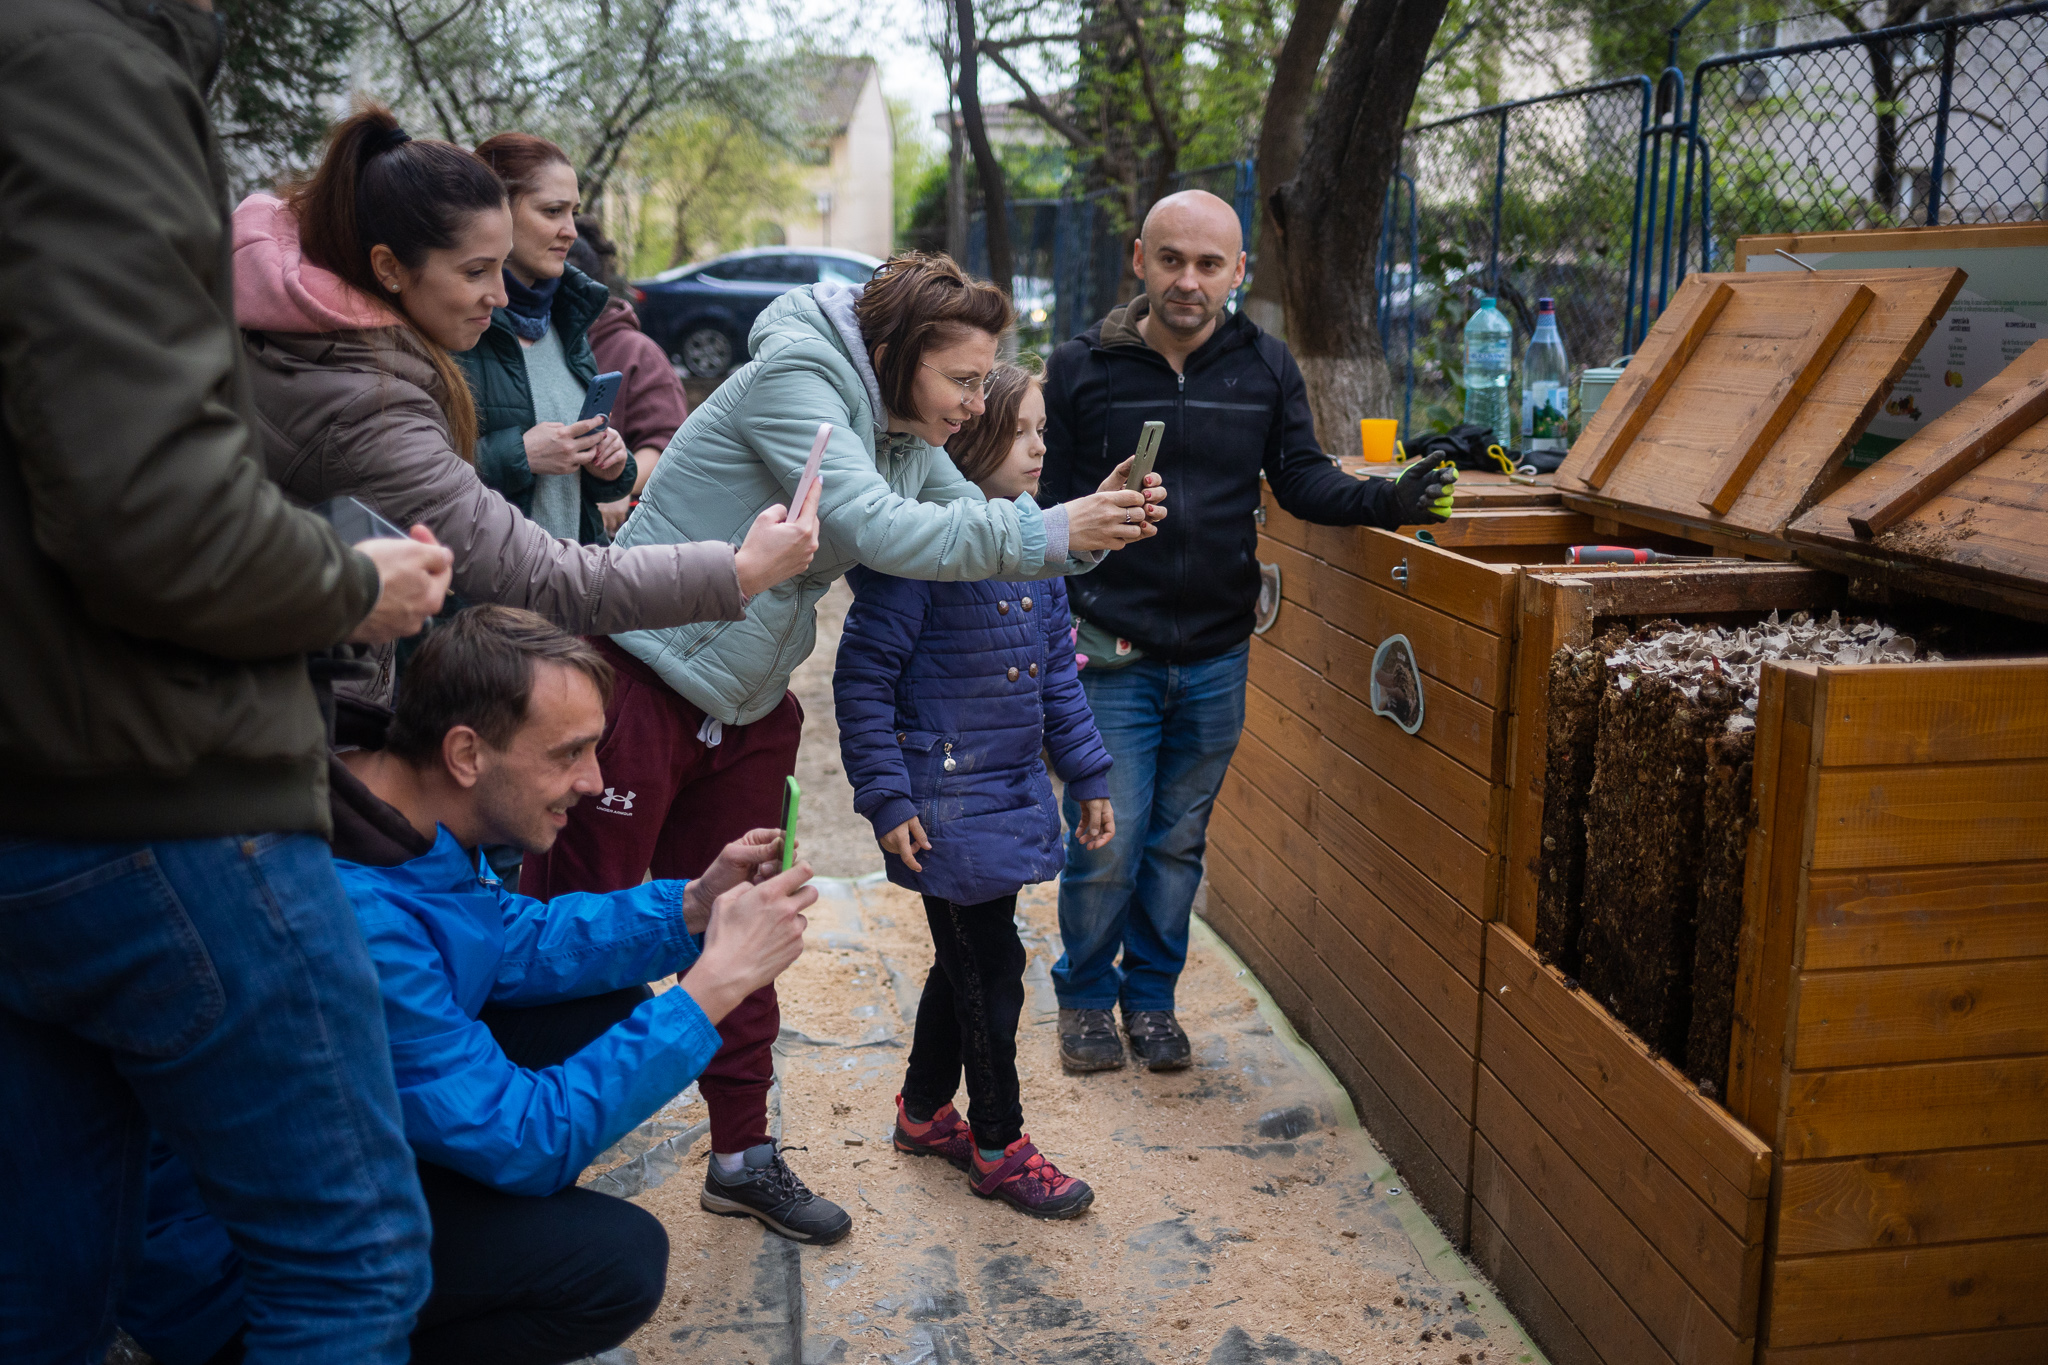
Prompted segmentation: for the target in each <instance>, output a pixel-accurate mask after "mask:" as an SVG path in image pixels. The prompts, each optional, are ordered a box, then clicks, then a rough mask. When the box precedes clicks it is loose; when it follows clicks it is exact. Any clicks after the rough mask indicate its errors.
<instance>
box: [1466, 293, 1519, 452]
mask: <svg viewBox="0 0 2048 1365" xmlns="http://www.w3.org/2000/svg"><path fill="white" fill-rule="evenodd" d="M1514 368H1515V325H1514V324H1513V323H1511V322H1509V321H1508V320H1507V319H1506V318H1504V317H1502V316H1501V313H1500V309H1499V308H1498V307H1496V306H1495V305H1494V301H1493V300H1492V299H1481V300H1480V301H1479V311H1478V312H1476V313H1474V314H1473V315H1472V320H1471V321H1470V322H1468V323H1466V324H1465V420H1466V421H1467V422H1473V423H1476V424H1478V425H1479V426H1483V427H1487V428H1489V429H1490V430H1491V431H1492V432H1493V439H1494V440H1496V441H1498V442H1499V443H1500V444H1502V445H1504V446H1506V445H1512V444H1514V437H1513V434H1512V431H1511V429H1510V427H1509V420H1510V409H1509V399H1508V381H1509V377H1510V376H1511V375H1512V373H1513V371H1514Z"/></svg>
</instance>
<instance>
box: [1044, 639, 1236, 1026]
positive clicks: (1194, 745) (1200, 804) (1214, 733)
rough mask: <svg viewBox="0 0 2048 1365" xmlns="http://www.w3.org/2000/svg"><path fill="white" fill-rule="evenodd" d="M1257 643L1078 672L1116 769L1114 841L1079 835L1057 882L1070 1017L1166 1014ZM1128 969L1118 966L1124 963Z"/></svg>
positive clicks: (1071, 821) (1075, 821) (1064, 1001)
mask: <svg viewBox="0 0 2048 1365" xmlns="http://www.w3.org/2000/svg"><path fill="white" fill-rule="evenodd" d="M1250 658H1251V646H1250V645H1249V644H1244V645H1239V646H1238V647H1237V648H1236V649H1233V650H1231V651H1230V652H1229V653H1227V654H1218V655H1216V656H1215V657H1214V658H1210V659H1202V660H1199V661H1197V662H1195V663H1191V664H1169V663H1163V662H1161V661H1159V660H1157V659H1140V660H1138V662H1136V663H1134V664H1126V665H1125V666H1124V667H1122V668H1119V669H1115V670H1112V671H1109V672H1100V671H1098V670H1096V669H1092V668H1084V669H1082V670H1081V686H1082V688H1083V689H1084V690H1085V691H1086V692H1087V693H1088V705H1089V707H1090V709H1092V710H1093V711H1094V712H1095V726H1096V728H1097V729H1098V730H1100V731H1101V732H1102V742H1103V744H1104V745H1105V746H1106V747H1107V748H1108V749H1109V754H1110V757H1111V758H1113V759H1115V760H1116V764H1115V766H1113V767H1112V768H1111V769H1110V770H1109V799H1110V803H1111V805H1112V806H1113V807H1114V809H1115V811H1116V837H1115V838H1114V839H1111V840H1110V841H1109V843H1108V844H1106V845H1105V846H1103V847H1102V848H1099V849H1096V850H1094V851H1093V852H1091V851H1089V850H1088V849H1085V848H1083V847H1081V843H1080V841H1079V840H1078V839H1076V838H1074V837H1073V834H1072V831H1073V830H1074V829H1076V828H1078V827H1079V825H1080V823H1081V810H1080V806H1079V805H1078V804H1077V803H1076V802H1075V800H1074V798H1073V797H1072V796H1068V797H1067V798H1066V799H1065V801H1064V805H1065V807H1066V817H1067V829H1068V831H1069V833H1068V836H1067V870H1066V873H1065V875H1064V876H1063V877H1061V879H1060V937H1061V938H1062V939H1063V940H1064V941H1065V945H1066V952H1065V953H1064V954H1062V955H1061V957H1060V960H1059V965H1058V966H1056V967H1054V968H1053V969H1052V981H1053V988H1054V990H1055V991H1056V992H1057V993H1058V995H1059V1000H1060V1006H1061V1007H1062V1008H1063V1009H1108V1008H1110V1007H1111V1006H1113V1005H1115V1004H1117V1003H1118V1002H1119V1001H1121V1002H1122V1004H1123V1007H1124V1009H1125V1010H1170V1009H1172V1008H1173V988H1174V985H1175V983H1176V982H1178V981H1179V980H1180V970H1181V967H1182V966H1183V965H1184V964H1185V963H1186V962H1187V956H1188V914H1189V911H1190V910H1191V909H1192V908H1193V906H1194V903H1195V890H1196V888H1197V887H1199V886H1200V885H1201V884H1202V852H1203V849H1204V848H1205V847H1206V846H1207V844H1208V839H1209V811H1210V808H1211V807H1212V806H1214V805H1215V803H1216V792H1217V789H1218V788H1220V787H1221V786H1222V785H1223V774H1224V773H1225V772H1227V771H1229V768H1230V757H1231V755H1232V754H1234V753H1236V752H1237V739H1238V736H1239V735H1240V734H1241V733H1243V731H1244V687H1245V672H1246V665H1247V664H1248V662H1249V660H1250ZM1119 951H1121V952H1122V954H1123V962H1122V964H1121V966H1119V964H1118V962H1117V954H1118V952H1119Z"/></svg>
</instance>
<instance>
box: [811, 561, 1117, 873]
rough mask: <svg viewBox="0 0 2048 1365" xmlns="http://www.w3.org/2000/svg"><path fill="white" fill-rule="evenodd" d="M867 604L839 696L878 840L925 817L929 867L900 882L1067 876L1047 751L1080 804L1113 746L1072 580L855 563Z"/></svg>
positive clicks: (838, 674) (849, 641)
mask: <svg viewBox="0 0 2048 1365" xmlns="http://www.w3.org/2000/svg"><path fill="white" fill-rule="evenodd" d="M847 582H848V583H850V584H851V585H852V587H853V592H854V602H853V607H852V609H851V610H849V611H848V612H847V614H846V631H845V634H843V635H842V636H841V637H840V639H839V659H838V662H837V664H836V666H835V668H834V670H833V674H832V700H833V703H834V706H835V708H836V710H837V713H838V717H839V753H840V757H841V758H842V759H843V760H844V761H845V764H846V776H847V780H848V781H850V782H852V783H853V787H854V793H853V806H854V809H855V810H857V811H859V812H860V813H861V814H862V815H864V816H866V817H867V818H868V820H869V821H870V822H871V823H872V824H873V825H874V827H875V834H876V835H877V837H879V836H881V835H884V834H887V833H888V832H889V831H890V830H892V829H894V828H896V826H898V825H900V824H902V823H903V822H904V821H905V820H908V819H909V818H910V817H911V816H913V815H915V816H916V817H917V818H918V820H919V822H920V823H922V824H923V825H924V832H925V837H926V838H928V839H930V840H931V844H932V847H931V851H930V852H928V853H920V854H919V855H918V861H919V862H920V863H922V864H924V871H923V872H922V873H917V872H912V871H911V870H910V868H909V867H907V866H906V865H905V864H904V863H903V861H902V860H901V859H899V858H897V857H896V856H895V855H894V854H886V855H884V859H883V861H884V862H885V863H886V864H887V866H888V870H889V880H890V881H892V882H894V883H896V885H898V886H905V887H909V888H910V889H911V890H912V891H917V892H922V893H925V894H928V895H933V896H943V897H945V898H946V899H947V900H950V901H957V902H959V903H960V904H962V905H976V904H979V903H980V902H982V901H987V900H994V899H995V898H996V897H998V896H1007V895H1009V894H1010V893H1011V892H1013V891H1015V890H1017V889H1018V888H1019V887H1021V886H1026V885H1029V884H1030V883H1032V882H1043V881H1050V880H1051V879H1053V878H1054V877H1057V876H1058V875H1059V874H1060V869H1061V867H1062V866H1063V865H1064V863H1065V859H1064V858H1062V857H1061V854H1060V814H1059V809H1058V807H1057V806H1055V805H1054V804H1053V797H1052V783H1051V781H1050V780H1049V779H1048V778H1047V776H1046V772H1045V762H1044V760H1043V759H1042V758H1041V757H1040V754H1041V751H1047V750H1049V751H1050V752H1051V754H1052V762H1053V767H1054V768H1055V769H1056V770H1057V771H1058V773H1059V775H1060V778H1061V780H1062V781H1064V782H1065V783H1067V789H1068V790H1069V791H1070V792H1071V793H1072V794H1073V797H1074V799H1075V800H1077V801H1090V800H1095V799H1097V798H1099V797H1106V796H1108V795H1109V778H1108V776H1107V774H1108V772H1109V765H1110V758H1109V751H1108V750H1106V749H1104V748H1103V747H1102V736H1101V735H1099V734H1098V733H1096V730H1095V716H1094V713H1093V712H1091V711H1090V710H1089V709H1088V698H1087V696H1086V695H1085V694H1083V692H1082V691H1081V679H1080V676H1079V674H1078V672H1077V671H1076V669H1075V667H1074V643H1073V614H1072V612H1071V611H1070V610H1069V609H1068V606H1067V589H1066V583H1065V581H1064V580H1062V579H1058V578H1042V579H1039V580H1037V581H1035V582H1031V583H1003V582H998V581H995V580H986V581H983V582H976V583H934V582H928V581H926V580H923V579H911V578H894V577H891V576H890V575H888V574H884V573H877V572H876V571H875V570H873V569H869V568H856V569H854V570H852V571H851V572H850V573H848V574H847Z"/></svg>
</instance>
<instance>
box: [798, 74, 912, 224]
mask: <svg viewBox="0 0 2048 1365" xmlns="http://www.w3.org/2000/svg"><path fill="white" fill-rule="evenodd" d="M815 88H816V93H815V95H814V96H813V97H812V99H811V100H810V102H809V105H808V107H807V108H806V109H805V110H804V111H803V112H802V115H801V118H802V121H803V124H804V125H805V126H806V127H808V128H810V129H812V130H813V136H814V137H815V139H816V141H815V142H814V143H813V147H812V154H811V156H810V157H808V158H806V163H807V164H805V165H804V166H803V167H802V168H801V170H802V176H803V185H804V196H803V198H802V199H800V200H799V201H798V203H797V204H796V205H795V206H794V207H792V208H791V209H789V210H788V211H787V212H785V213H784V214H782V216H781V218H780V220H779V222H778V223H777V226H778V227H780V228H781V236H782V239H783V242H784V243H785V244H786V245H789V246H833V247H839V248H841V249H843V250H846V251H863V252H866V253H867V254H868V255H870V256H877V257H881V258H883V259H886V258H887V257H888V256H889V254H890V252H891V249H892V248H893V246H894V244H895V236H896V206H895V186H896V174H895V171H896V132H895V129H894V128H893V127H892V126H891V124H890V122H889V109H888V106H887V105H886V104H885V103H884V102H883V100H882V81H881V77H880V75H879V73H878V72H877V71H876V68H875V59H874V58H872V57H840V58H834V59H829V60H827V61H826V62H825V63H824V68H823V70H822V71H821V72H820V73H819V76H818V78H817V81H816V87H815Z"/></svg>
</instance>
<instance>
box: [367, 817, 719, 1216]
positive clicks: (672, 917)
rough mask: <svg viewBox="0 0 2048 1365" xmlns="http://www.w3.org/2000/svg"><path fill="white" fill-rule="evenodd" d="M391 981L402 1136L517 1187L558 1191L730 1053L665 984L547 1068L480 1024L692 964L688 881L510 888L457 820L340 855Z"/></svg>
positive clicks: (387, 997)
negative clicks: (494, 1010)
mask: <svg viewBox="0 0 2048 1365" xmlns="http://www.w3.org/2000/svg"><path fill="white" fill-rule="evenodd" d="M334 868H335V871H336V872H337V873H338V874H339V875H340V877H341V884H342V887H343V889H344V890H346V891H347V892H348V898H349V901H350V902H351V903H352V904H353V905H354V906H355V911H356V918H357V919H358V920H359V921H360V922H361V924H362V926H363V937H364V939H365V940H366V941H367V942H368V944H369V948H370V958H371V960H372V961H373V962H374V963H375V964H376V967H377V977H378V980H379V982H380V984H381V985H382V987H383V992H384V1024H385V1028H386V1030H387V1031H388V1032H389V1033H390V1035H391V1065H392V1071H393V1072H394V1074H395V1075H396V1076H397V1079H398V1097H399V1101H400V1103H401V1104H402V1106H403V1108H404V1111H405V1135H406V1137H407V1139H409V1140H410V1141H411V1143H412V1146H413V1150H414V1151H416V1152H418V1153H419V1154H420V1156H422V1157H424V1158H425V1159H426V1160H428V1161H432V1162H434V1163H436V1164H437V1165H442V1166H446V1167H449V1168H450V1169H451V1170H456V1171H460V1172H462V1173H463V1174H464V1175H466V1176H469V1177H470V1178H471V1179H473V1180H477V1181H481V1182H482V1183H484V1184H486V1185H490V1186H492V1187H494V1188H496V1189H500V1190H507V1191H510V1192H511V1193H513V1194H534V1195H542V1194H553V1193H554V1192H555V1191H556V1190H559V1189H563V1188H565V1187H567V1186H569V1185H571V1184H573V1183H574V1182H575V1180H576V1177H577V1176H578V1175H579V1174H580V1173H581V1172H582V1170H583V1168H584V1167H585V1166H587V1165H589V1164H590V1162H591V1160H592V1159H593V1158H594V1157H596V1156H597V1155H598V1154H599V1153H600V1152H602V1151H604V1149H605V1148H607V1147H609V1146H611V1145H612V1143H614V1142H616V1141H618V1140H619V1138H621V1137H622V1136H624V1135H625V1134H626V1133H627V1132H629V1131H630V1130H631V1129H632V1128H634V1127H635V1126H636V1125H638V1124H639V1123H640V1122H641V1121H643V1120H644V1119H646V1118H648V1117H649V1116H651V1115H652V1114H653V1113H654V1112H655V1111H656V1110H658V1109H660V1108H661V1106H663V1105H664V1104H667V1103H668V1102H669V1101H670V1100H671V1099H674V1098H675V1096H676V1095H677V1094H678V1093H680V1092H681V1091H682V1090H683V1088H684V1087H686V1086H688V1085H689V1084H690V1082H691V1081H693V1080H695V1079H696V1078H697V1075H698V1073H699V1072H701V1071H703V1069H704V1067H705V1066H706V1065H707V1064H708V1063H709V1062H710V1061H711V1058H712V1055H713V1054H714V1053H716V1052H717V1051H718V1030H717V1029H716V1028H714V1027H713V1026H712V1024H711V1021H710V1020H709V1019H706V1018H705V1017H704V1011H703V1010H701V1009H699V1008H698V1007H697V1002H696V1001H695V1000H692V999H691V998H690V996H689V993H688V992H686V991H682V990H671V991H666V992H664V993H663V994H661V995H657V996H655V997H654V998H653V999H652V1000H648V1001H646V1002H645V1003H643V1004H642V1005H641V1006H640V1008H638V1009H636V1010H634V1011H633V1013H632V1014H631V1015H630V1016H628V1017H627V1018H626V1019H625V1021H624V1022H622V1023H620V1024H618V1025H617V1026H616V1027H614V1028H612V1029H611V1030H610V1031H608V1032H607V1033H605V1034H604V1036H603V1037H601V1038H599V1039H598V1040H597V1041H596V1042H594V1043H592V1044H591V1045H590V1046H589V1047H586V1048H584V1049H583V1051H581V1052H579V1053H577V1054H576V1055H575V1056H573V1057H571V1058H569V1060H567V1061H566V1062H563V1063H562V1064H561V1065H560V1066H551V1067H548V1068H547V1069H546V1070H544V1071H528V1070H526V1069H525V1068H523V1067H519V1066H515V1065H513V1063H512V1062H511V1061H510V1060H509V1059H508V1058H507V1057H506V1056H505V1054H504V1053H503V1052H502V1051H500V1050H499V1048H498V1044H497V1042H496V1040H495V1039H493V1038H492V1037H491V1032H490V1030H489V1029H488V1028H486V1027H485V1026H484V1025H482V1024H480V1023H478V1022H477V1017H476V1016H477V1013H478V1011H480V1010H481V1009H482V1008H483V1007H484V1004H485V1002H486V1001H489V1002H492V1003H495V1004H501V1005H545V1004H549V1003H551V1002H553V1001H557V1000H573V999H576V998H578V997H581V996H586V995H596V994H599V993H600V992H603V991H613V990H618V989H620V988H621V987H625V986H636V985H641V984H644V983H645V982H649V981H652V980H654V979H656V978H657V977H662V976H666V975H668V974H669V973H670V972H676V971H683V970H686V969H687V968H688V967H689V966H690V964H691V963H693V962H695V961H696V960H697V952H698V947H699V945H698V942H697V940H696V939H695V938H693V937H692V936H691V935H690V933H689V931H688V930H686V929H685V928H684V927H683V905H682V893H683V887H684V885H685V884H684V883H682V882H679V881H656V882H648V883H646V884H645V885H642V886H636V887H634V888H633V889H632V890H630V891H615V892H613V893H611V894H609V895H584V894H575V895H567V896H557V897H555V898H554V899H553V900H552V901H548V902H545V903H543V902H541V901H537V900H531V899H529V898H527V897H525V896H515V895H513V894H511V893H510V892H508V891H506V890H505V888H504V887H503V886H502V885H500V884H499V882H498V881H497V879H496V878H495V877H493V876H491V875H490V871H489V868H488V867H486V866H485V865H484V864H483V863H481V862H480V861H479V860H478V859H477V858H476V857H474V856H473V855H471V854H469V853H467V852H465V851H464V850H463V848H462V846H461V845H460V844H458V843H456V842H455V837H454V836H453V835H451V834H450V833H449V832H448V831H447V830H446V829H443V830H441V831H440V835H439V838H437V839H436V840H435V842H434V847H433V848H432V850H430V851H429V852H427V853H424V854H422V855H421V856H419V857H417V858H414V859H412V860H411V861H409V862H405V863H400V864H399V865H397V866H396V867H368V866H365V865H363V864H360V863H351V862H346V861H343V860H342V859H339V858H337V859H336V860H335V864H334Z"/></svg>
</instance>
